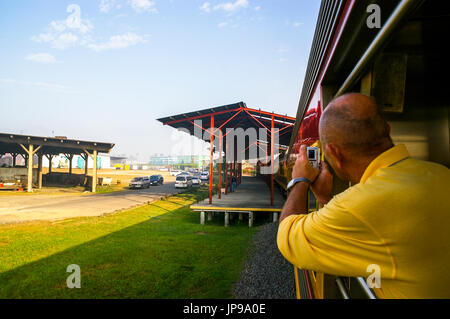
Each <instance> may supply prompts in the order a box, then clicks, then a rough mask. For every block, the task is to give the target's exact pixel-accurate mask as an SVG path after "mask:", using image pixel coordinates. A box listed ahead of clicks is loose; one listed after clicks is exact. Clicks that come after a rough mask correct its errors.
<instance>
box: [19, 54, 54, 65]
mask: <svg viewBox="0 0 450 319" xmlns="http://www.w3.org/2000/svg"><path fill="white" fill-rule="evenodd" d="M25 60H29V61H33V62H37V63H56V59H55V57H54V56H53V55H51V54H48V53H32V54H28V55H27V56H26V57H25Z"/></svg>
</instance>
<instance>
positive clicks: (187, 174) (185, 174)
mask: <svg viewBox="0 0 450 319" xmlns="http://www.w3.org/2000/svg"><path fill="white" fill-rule="evenodd" d="M177 176H191V174H189V173H188V172H181V173H180V174H178V175H177Z"/></svg>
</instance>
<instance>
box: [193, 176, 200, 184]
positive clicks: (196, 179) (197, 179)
mask: <svg viewBox="0 0 450 319" xmlns="http://www.w3.org/2000/svg"><path fill="white" fill-rule="evenodd" d="M201 185H202V180H201V179H200V177H198V176H192V186H201Z"/></svg>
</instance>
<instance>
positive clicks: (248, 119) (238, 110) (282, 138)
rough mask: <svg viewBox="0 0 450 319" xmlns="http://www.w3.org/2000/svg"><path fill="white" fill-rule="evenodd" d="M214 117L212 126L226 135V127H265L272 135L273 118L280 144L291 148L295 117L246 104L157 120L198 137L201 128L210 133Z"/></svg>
mask: <svg viewBox="0 0 450 319" xmlns="http://www.w3.org/2000/svg"><path fill="white" fill-rule="evenodd" d="M211 118H213V121H214V124H213V127H214V128H220V129H221V130H222V133H223V135H226V132H227V128H242V129H244V130H247V129H248V128H255V129H258V128H263V129H266V130H267V131H268V132H269V133H270V130H271V125H272V118H273V122H274V128H275V129H279V142H280V143H279V144H281V145H284V146H287V145H289V140H290V137H291V134H292V128H293V125H294V123H295V117H290V116H287V115H281V114H276V113H273V112H267V111H262V110H261V109H258V110H257V109H252V108H248V107H247V106H246V104H245V103H244V102H239V103H234V104H229V105H223V106H218V107H213V108H207V109H203V110H199V111H194V112H187V113H183V114H178V115H172V116H167V117H163V118H160V119H158V121H160V122H161V123H163V124H164V125H169V126H171V127H173V128H176V129H184V130H187V131H189V134H191V135H192V136H195V131H198V130H199V129H201V130H202V131H208V132H209V131H210V129H211ZM200 121H201V122H200ZM216 137H217V136H216ZM225 140H226V136H224V142H225Z"/></svg>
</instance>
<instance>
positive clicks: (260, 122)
mask: <svg viewBox="0 0 450 319" xmlns="http://www.w3.org/2000/svg"><path fill="white" fill-rule="evenodd" d="M245 112H246V113H247V114H248V115H250V117H251V118H252V119H254V120H255V121H256V122H258V123H259V124H260V125H261V126H262V127H263V128H265V129H266V130H267V131H268V132H269V129H268V128H267V127H266V126H265V125H264V124H262V123H261V122H260V121H259V120H258V119H257V118H256V117H254V116H253V115H252V114H250V113H249V112H248V111H247V110H245Z"/></svg>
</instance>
